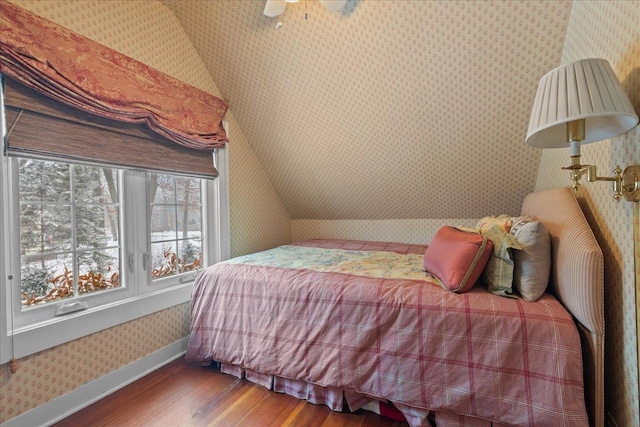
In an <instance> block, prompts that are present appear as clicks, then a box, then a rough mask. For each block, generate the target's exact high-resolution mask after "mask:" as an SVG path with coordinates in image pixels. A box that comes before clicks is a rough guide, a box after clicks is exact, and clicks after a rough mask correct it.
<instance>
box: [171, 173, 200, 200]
mask: <svg viewBox="0 0 640 427" xmlns="http://www.w3.org/2000/svg"><path fill="white" fill-rule="evenodd" d="M176 197H177V199H178V204H181V205H182V204H191V205H199V204H200V180H199V179H197V178H186V177H182V176H181V177H176Z"/></svg>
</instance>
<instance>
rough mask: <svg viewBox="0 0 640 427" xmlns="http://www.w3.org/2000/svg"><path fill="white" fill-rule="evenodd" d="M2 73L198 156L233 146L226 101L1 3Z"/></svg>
mask: <svg viewBox="0 0 640 427" xmlns="http://www.w3.org/2000/svg"><path fill="white" fill-rule="evenodd" d="M0 31H1V37H0V71H1V72H2V73H4V74H6V75H7V76H10V77H12V78H14V79H16V80H17V81H19V82H21V83H23V84H25V85H27V86H29V87H31V88H34V89H36V90H37V91H39V92H41V93H43V94H45V95H47V96H49V97H51V98H54V99H56V100H58V101H61V102H64V103H66V104H68V105H71V106H73V107H76V108H79V109H81V110H82V111H84V112H87V113H91V114H95V115H97V116H101V117H104V118H108V119H112V120H118V121H122V122H126V123H146V124H147V126H148V127H149V128H150V129H151V130H153V131H154V132H156V133H158V134H160V135H162V136H163V137H165V138H167V139H169V140H171V141H173V142H175V143H178V144H180V145H182V146H185V147H189V148H192V149H197V150H209V151H211V150H213V149H214V148H221V147H223V146H224V144H225V143H226V142H228V139H227V136H226V133H225V131H224V128H223V127H222V119H223V117H224V115H225V113H226V111H227V105H226V103H225V102H224V101H223V100H221V99H219V98H217V97H215V96H213V95H211V94H209V93H207V92H204V91H202V90H200V89H198V88H195V87H193V86H190V85H187V84H185V83H183V82H181V81H179V80H177V79H175V78H173V77H171V76H168V75H166V74H164V73H161V72H159V71H158V70H155V69H153V68H151V67H149V66H147V65H145V64H143V63H141V62H139V61H136V60H134V59H132V58H130V57H128V56H126V55H123V54H121V53H118V52H116V51H114V50H113V49H110V48H108V47H106V46H104V45H102V44H100V43H97V42H95V41H93V40H91V39H88V38H86V37H84V36H82V35H79V34H77V33H74V32H73V31H71V30H68V29H66V28H64V27H61V26H59V25H58V24H55V23H53V22H51V21H49V20H46V19H44V18H41V17H39V16H37V15H35V14H33V13H31V12H29V11H27V10H24V9H22V8H20V7H17V6H15V5H13V4H11V3H9V2H7V1H5V0H0Z"/></svg>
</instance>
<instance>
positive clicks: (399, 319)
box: [186, 241, 588, 426]
mask: <svg viewBox="0 0 640 427" xmlns="http://www.w3.org/2000/svg"><path fill="white" fill-rule="evenodd" d="M424 249H425V247H424V246H415V245H402V244H382V243H367V242H349V241H308V242H302V243H300V244H296V245H287V246H283V247H280V248H276V249H273V250H270V251H265V252H260V253H258V254H252V255H247V256H244V257H239V258H235V259H233V260H230V261H227V262H222V263H219V264H216V265H214V266H211V267H209V268H208V269H206V270H204V271H203V272H202V273H201V274H200V275H199V276H198V278H197V280H196V283H195V285H194V289H193V303H192V304H193V306H192V326H191V337H190V342H189V346H188V350H187V355H186V358H187V360H188V361H199V362H205V361H210V360H215V361H218V362H222V363H225V364H230V365H234V366H239V367H242V368H246V369H250V370H255V371H257V372H262V373H266V374H271V375H277V376H280V377H283V378H290V379H296V380H303V381H306V382H309V383H313V384H318V385H321V386H325V387H338V388H341V389H343V390H345V391H354V392H358V393H362V394H365V395H369V396H374V397H378V398H380V399H388V400H389V401H391V402H394V403H398V404H400V405H404V406H408V407H413V408H421V409H426V410H447V411H451V412H454V413H458V414H466V415H471V416H475V417H479V418H484V419H487V420H493V421H496V422H502V423H506V424H513V425H529V426H584V425H588V418H587V414H586V410H585V404H584V396H583V395H584V392H583V378H582V375H583V371H582V356H581V348H580V338H579V336H578V332H577V329H576V326H575V324H574V322H573V320H572V318H571V316H570V315H569V313H568V312H567V311H566V310H565V309H564V308H563V307H562V306H561V305H560V303H559V302H558V301H557V300H556V299H555V298H553V297H552V296H551V295H549V294H545V295H544V296H543V297H542V298H541V299H540V300H538V301H537V302H535V303H530V302H526V301H523V300H521V299H515V298H505V297H500V296H496V295H493V294H491V293H489V292H487V291H486V290H485V289H483V288H482V287H481V286H475V287H474V288H473V289H472V290H471V291H470V292H468V293H465V294H453V293H450V292H448V291H445V290H443V289H442V287H441V286H440V285H439V284H438V282H437V279H435V278H433V277H431V276H430V275H428V274H427V273H425V272H424V270H423V269H422V254H423V253H424Z"/></svg>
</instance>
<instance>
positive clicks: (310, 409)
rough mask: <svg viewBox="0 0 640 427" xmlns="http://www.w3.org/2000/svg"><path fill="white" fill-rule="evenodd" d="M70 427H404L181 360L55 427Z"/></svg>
mask: <svg viewBox="0 0 640 427" xmlns="http://www.w3.org/2000/svg"><path fill="white" fill-rule="evenodd" d="M54 426H55V427H66V426H73V427H77V426H83V427H93V426H118V427H129V426H162V427H165V426H180V427H186V426H194V427H200V426H296V427H298V426H310V427H311V426H322V427H338V426H344V427H358V426H362V427H365V426H371V427H373V426H376V427H401V426H403V427H404V426H407V424H406V423H403V422H398V421H393V420H389V419H387V418H383V417H380V416H378V415H376V414H372V413H370V412H364V411H358V412H354V413H338V412H333V411H331V410H330V409H329V408H327V407H326V406H322V405H313V404H311V403H307V402H306V401H304V400H299V399H296V398H295V397H291V396H288V395H286V394H281V393H274V392H272V391H269V390H267V389H265V388H264V387H262V386H259V385H256V384H253V383H250V382H248V381H246V380H239V379H237V378H234V377H232V376H230V375H226V374H223V373H220V371H219V370H218V369H215V368H202V367H196V366H189V365H187V364H186V363H185V362H184V360H183V359H182V358H179V359H177V360H175V361H173V362H171V363H169V364H168V365H166V366H164V367H162V368H160V369H158V370H157V371H155V372H153V373H151V374H149V375H147V376H145V377H144V378H141V379H139V380H138V381H136V382H134V383H132V384H130V385H128V386H127V387H124V388H122V389H121V390H119V391H117V392H115V393H114V394H112V395H109V396H107V397H105V398H104V399H102V400H100V401H99V402H96V403H94V404H93V405H91V406H88V407H86V408H84V409H82V410H81V411H79V412H77V413H75V414H73V415H71V416H70V417H68V418H66V419H64V420H62V421H60V422H58V423H56V424H54Z"/></svg>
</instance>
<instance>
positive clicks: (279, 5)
mask: <svg viewBox="0 0 640 427" xmlns="http://www.w3.org/2000/svg"><path fill="white" fill-rule="evenodd" d="M286 6H287V1H286V0H267V4H265V5H264V14H265V15H267V16H269V17H271V18H273V17H275V16H278V15H280V14H282V13H283V12H284V8H285V7H286Z"/></svg>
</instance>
